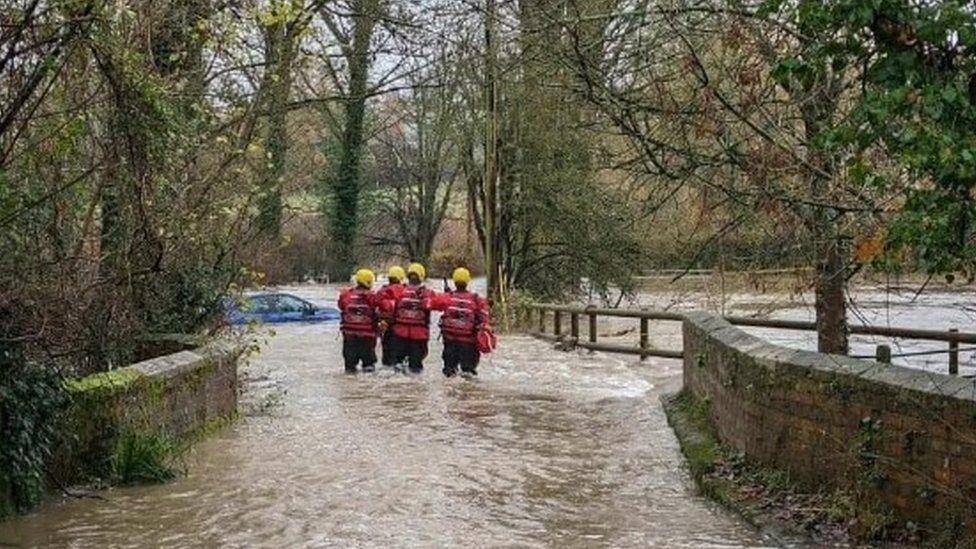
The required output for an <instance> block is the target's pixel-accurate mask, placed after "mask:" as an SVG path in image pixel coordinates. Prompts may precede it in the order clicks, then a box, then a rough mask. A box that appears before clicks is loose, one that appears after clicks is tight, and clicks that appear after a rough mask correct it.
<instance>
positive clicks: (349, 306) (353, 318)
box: [340, 288, 376, 337]
mask: <svg viewBox="0 0 976 549" xmlns="http://www.w3.org/2000/svg"><path fill="white" fill-rule="evenodd" d="M347 296H348V299H349V301H347V302H346V306H345V308H344V309H343V311H342V322H341V325H340V327H341V328H342V333H344V334H346V335H352V336H358V337H376V311H375V309H373V306H372V305H370V303H369V297H370V294H369V290H366V289H363V288H354V289H352V290H350V291H349V293H348V294H347Z"/></svg>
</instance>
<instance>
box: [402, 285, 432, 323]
mask: <svg viewBox="0 0 976 549" xmlns="http://www.w3.org/2000/svg"><path fill="white" fill-rule="evenodd" d="M426 297H427V288H425V287H423V286H407V287H406V288H404V289H403V293H402V294H401V295H400V299H399V300H397V304H396V309H394V311H393V322H394V323H395V324H398V325H402V326H423V327H427V325H429V324H430V310H429V309H428V306H427V304H426V303H425V302H424V301H425V298H426Z"/></svg>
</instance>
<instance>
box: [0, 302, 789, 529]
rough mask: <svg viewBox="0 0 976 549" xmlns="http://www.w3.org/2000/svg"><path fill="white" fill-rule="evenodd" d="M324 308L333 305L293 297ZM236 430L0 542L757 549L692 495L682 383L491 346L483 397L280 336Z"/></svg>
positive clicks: (302, 331)
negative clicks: (166, 467) (145, 482)
mask: <svg viewBox="0 0 976 549" xmlns="http://www.w3.org/2000/svg"><path fill="white" fill-rule="evenodd" d="M303 293H304V296H305V297H311V298H313V299H314V300H315V301H316V302H318V303H321V304H326V303H327V302H328V301H329V300H330V299H331V297H332V295H334V291H332V290H330V289H321V288H308V287H306V288H304V290H303ZM276 332H277V334H276V335H275V336H273V337H271V338H270V339H269V341H268V344H267V346H266V347H265V349H264V350H263V351H262V353H261V354H260V355H258V356H256V357H254V358H253V359H252V360H251V362H250V364H248V365H246V366H244V367H242V378H243V379H244V382H243V387H242V390H243V395H242V397H241V400H242V402H241V409H242V417H241V418H240V419H239V420H238V421H237V422H236V423H235V424H234V425H232V426H230V427H228V428H226V429H225V430H223V431H222V432H219V433H218V434H216V435H215V436H213V437H212V438H210V439H208V440H206V441H204V442H203V443H201V444H199V445H198V446H196V447H195V449H194V450H193V452H192V453H191V454H190V455H189V456H188V457H187V458H186V473H187V474H186V475H185V476H182V477H180V478H179V479H177V480H175V481H173V482H170V483H167V484H162V485H156V486H143V487H134V488H114V489H110V490H106V491H103V492H100V496H101V497H100V498H98V499H93V498H84V499H74V498H67V499H60V498H58V499H56V500H54V501H51V502H49V503H47V504H45V505H44V506H42V507H41V508H40V509H39V510H38V511H37V512H35V513H33V514H30V515H27V516H24V517H19V518H16V519H14V520H11V521H7V522H5V523H0V545H13V546H52V547H65V546H67V547H155V546H166V547H191V546H192V547H218V546H224V547H254V546H260V547H325V546H334V547H391V546H398V547H403V546H422V547H444V546H465V547H486V546H504V547H512V546H518V547H546V546H575V547H604V546H613V547H649V546H654V547H696V548H697V547H756V546H766V545H769V544H770V542H769V540H765V539H763V538H762V537H761V536H760V535H759V534H757V533H755V532H753V531H752V530H751V529H749V528H748V527H746V526H744V525H743V524H742V523H741V522H740V521H738V520H737V519H736V518H734V517H731V516H729V515H728V514H726V513H725V512H723V511H722V510H720V509H717V508H716V507H715V506H713V505H711V504H709V503H708V502H706V501H705V500H704V499H702V498H701V497H699V496H697V495H695V494H694V489H693V487H692V485H691V481H690V479H689V477H688V474H687V472H686V471H685V469H684V465H683V460H682V457H681V455H680V452H679V450H678V446H677V442H676V440H675V438H674V435H673V433H672V432H671V430H670V429H669V427H668V425H667V422H666V419H665V416H664V413H663V411H662V410H661V406H660V404H659V401H658V399H659V396H660V395H661V394H662V393H664V392H670V391H674V390H676V389H677V388H678V387H679V386H680V363H678V362H677V361H667V360H653V359H652V360H648V361H646V362H645V363H639V362H637V361H636V360H632V359H630V358H626V357H616V356H611V355H605V354H596V355H587V354H583V353H579V354H577V353H572V354H565V353H561V352H557V351H554V350H552V349H551V348H550V347H549V346H548V345H547V344H545V343H542V342H539V341H535V340H532V339H529V338H526V337H521V336H510V337H505V338H504V339H503V340H502V346H501V349H499V351H498V352H497V353H496V354H495V356H493V357H491V358H490V359H489V360H485V361H484V362H483V363H482V366H481V368H480V372H481V375H480V377H479V378H478V379H476V380H473V381H467V380H462V379H451V380H445V379H444V378H443V376H442V375H441V373H440V364H439V362H440V360H439V358H440V357H439V353H440V345H439V344H438V343H436V342H432V345H431V347H432V348H431V356H430V358H429V359H428V361H427V370H426V371H425V372H424V374H423V375H421V376H417V377H407V376H404V375H400V374H395V373H394V372H392V371H379V372H377V373H376V374H365V375H364V374H360V375H356V376H349V375H345V374H343V373H342V365H341V364H340V351H339V349H340V341H339V336H338V328H337V326H335V325H294V326H283V327H279V328H276Z"/></svg>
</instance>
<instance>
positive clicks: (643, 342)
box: [640, 317, 648, 360]
mask: <svg viewBox="0 0 976 549" xmlns="http://www.w3.org/2000/svg"><path fill="white" fill-rule="evenodd" d="M647 324H648V322H647V318H644V317H641V319H640V348H641V351H646V350H647V346H648V330H647ZM645 358H647V355H645V354H644V353H641V357H640V359H641V360H644V359H645Z"/></svg>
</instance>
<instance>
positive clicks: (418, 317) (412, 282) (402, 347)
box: [393, 263, 434, 374]
mask: <svg viewBox="0 0 976 549" xmlns="http://www.w3.org/2000/svg"><path fill="white" fill-rule="evenodd" d="M425 278H427V270H426V269H424V266H423V265H421V264H420V263H411V264H410V266H409V267H407V286H406V287H405V288H403V290H402V291H401V292H400V297H398V298H397V299H396V302H395V304H394V307H393V334H394V337H395V345H396V349H397V360H396V361H397V363H402V362H404V361H406V362H407V365H408V367H409V371H410V373H412V374H419V373H420V372H422V371H423V370H424V359H425V358H427V341H428V340H429V339H430V305H431V299H433V297H434V292H433V291H432V290H430V289H428V288H427V287H426V286H424V279H425Z"/></svg>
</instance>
